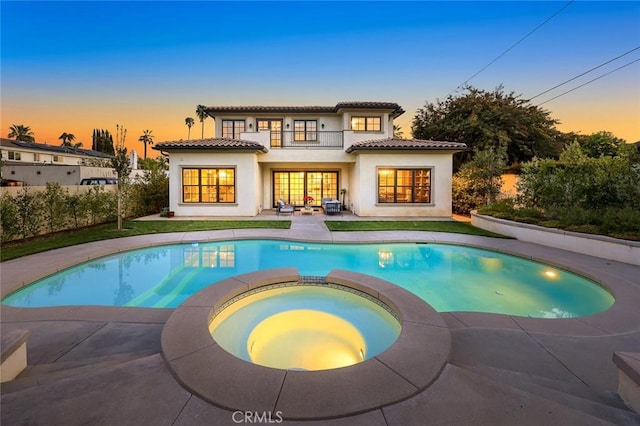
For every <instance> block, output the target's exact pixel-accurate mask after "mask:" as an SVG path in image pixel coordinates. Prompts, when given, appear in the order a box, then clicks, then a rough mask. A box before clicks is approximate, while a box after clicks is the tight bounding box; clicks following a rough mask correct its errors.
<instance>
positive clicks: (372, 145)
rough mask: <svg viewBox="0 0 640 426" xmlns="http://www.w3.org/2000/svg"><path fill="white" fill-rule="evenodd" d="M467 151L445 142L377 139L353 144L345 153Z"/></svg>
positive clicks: (452, 143)
mask: <svg viewBox="0 0 640 426" xmlns="http://www.w3.org/2000/svg"><path fill="white" fill-rule="evenodd" d="M465 149H467V145H466V144H464V143H460V142H446V141H432V140H424V139H397V138H387V139H377V140H370V141H362V142H358V143H354V144H353V145H351V146H350V147H349V148H347V150H346V152H347V153H351V152H354V151H372V150H411V151H416V150H425V151H432V150H454V151H464V150H465Z"/></svg>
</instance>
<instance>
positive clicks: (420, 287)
mask: <svg viewBox="0 0 640 426" xmlns="http://www.w3.org/2000/svg"><path fill="white" fill-rule="evenodd" d="M283 267H296V268H298V271H299V273H300V275H305V276H326V275H327V274H328V273H329V272H330V271H331V270H332V269H345V270H350V271H354V272H359V273H363V274H369V275H373V276H376V277H378V278H381V279H384V280H387V281H390V282H392V283H394V284H396V285H398V286H400V287H403V288H405V289H407V290H408V291H410V292H412V293H414V294H415V295H417V296H418V297H420V298H422V299H424V300H425V301H426V302H427V303H429V304H430V305H431V306H433V308H434V309H436V310H437V311H439V312H448V311H476V312H491V313H502V314H509V315H519V316H525V317H526V316H530V317H536V318H570V317H580V316H586V315H592V314H595V313H598V312H602V311H604V310H606V309H607V308H609V307H610V306H611V305H612V304H613V302H614V299H613V297H612V295H611V294H610V293H609V292H607V291H606V290H604V289H603V288H602V287H600V286H599V285H597V284H596V283H594V282H593V281H590V280H588V279H586V278H584V277H581V276H578V275H576V274H573V273H570V272H568V271H565V270H562V269H558V268H553V267H550V266H548V265H544V264H541V263H537V262H532V261H529V260H526V259H522V258H519V257H515V256H510V255H505V254H502V253H497V252H493V251H489V250H482V249H476V248H471V247H464V246H456V245H446V244H415V243H397V244H316V243H299V242H291V241H279V240H241V241H224V242H211V243H192V244H177V245H167V246H160V247H151V248H146V249H139V250H133V251H128V252H123V253H119V254H115V255H112V256H107V257H104V258H100V259H96V260H93V261H89V262H85V263H83V264H80V265H77V266H74V267H72V268H69V269H66V270H64V271H61V272H59V273H56V274H53V275H51V276H49V277H47V278H44V279H42V280H39V281H36V282H35V283H34V284H32V285H29V286H28V287H25V288H23V289H21V290H19V291H17V292H15V293H13V294H11V295H9V296H7V297H6V298H5V299H3V301H2V303H3V304H4V305H9V306H19V307H43V306H66V305H103V306H138V307H151V308H175V307H177V306H179V305H180V304H181V303H182V302H183V301H184V300H186V299H187V298H188V297H190V296H191V295H193V294H195V293H196V292H198V291H199V290H201V289H203V288H204V287H207V286H209V285H211V284H212V283H215V282H217V281H220V280H223V279H225V278H229V277H232V276H235V275H240V274H244V273H248V272H254V271H259V270H265V269H272V268H283Z"/></svg>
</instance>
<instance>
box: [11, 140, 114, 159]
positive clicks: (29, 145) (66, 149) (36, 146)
mask: <svg viewBox="0 0 640 426" xmlns="http://www.w3.org/2000/svg"><path fill="white" fill-rule="evenodd" d="M0 145H2V146H4V147H13V148H25V149H33V150H39V151H47V152H56V153H60V154H75V155H86V156H89V157H100V158H113V155H110V154H105V153H104V152H100V151H94V150H92V149H84V148H74V147H70V146H59V145H48V144H44V143H36V142H25V141H16V140H12V139H4V138H1V139H0Z"/></svg>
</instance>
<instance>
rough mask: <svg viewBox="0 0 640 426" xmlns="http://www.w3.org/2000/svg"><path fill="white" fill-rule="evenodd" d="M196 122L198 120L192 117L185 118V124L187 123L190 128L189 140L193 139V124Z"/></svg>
mask: <svg viewBox="0 0 640 426" xmlns="http://www.w3.org/2000/svg"><path fill="white" fill-rule="evenodd" d="M195 122H196V121H195V120H194V119H193V118H191V117H187V118H185V119H184V124H186V125H187V127H188V128H189V131H188V132H187V140H190V139H191V126H193V124H194V123H195Z"/></svg>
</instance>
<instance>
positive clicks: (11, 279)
mask: <svg viewBox="0 0 640 426" xmlns="http://www.w3.org/2000/svg"><path fill="white" fill-rule="evenodd" d="M260 218H265V219H274V218H278V219H282V220H291V221H292V226H291V228H290V229H288V230H276V229H236V230H224V231H201V232H189V233H184V232H183V233H172V234H155V235H145V236H138V237H127V238H121V239H117V240H105V241H99V242H95V243H89V244H85V245H83V246H82V247H78V246H76V247H68V248H63V249H58V250H53V251H49V252H45V253H41V254H37V255H32V256H28V257H24V258H19V259H15V260H11V261H7V262H3V263H2V290H3V294H5V292H6V291H7V289H10V288H15V287H16V286H20V285H22V284H23V283H30V282H32V281H34V280H36V279H38V278H41V277H43V276H46V275H48V274H50V273H52V272H55V271H58V270H61V269H64V268H66V267H69V266H71V265H74V264H77V263H80V262H83V261H86V260H89V259H93V258H96V257H100V256H104V255H107V254H110V253H114V252H118V251H122V250H126V249H131V248H139V247H148V246H153V245H160V244H168V243H178V242H192V241H215V240H228V239H247V238H279V239H288V240H296V241H313V242H334V243H346V242H353V243H366V242H434V243H435V242H439V243H452V244H460V245H469V246H474V247H481V248H487V249H490V250H496V251H500V252H505V253H509V254H514V255H518V256H522V257H525V258H529V259H533V260H536V261H541V262H544V263H548V264H551V265H554V266H562V267H564V268H566V269H569V270H572V271H575V272H578V273H580V274H582V275H585V276H587V277H588V278H591V279H593V280H595V281H597V282H599V283H601V284H603V285H604V286H606V287H607V288H609V289H610V290H611V291H612V293H613V294H614V296H615V297H616V303H615V304H614V305H613V306H612V307H611V308H610V309H608V310H607V311H605V312H602V313H600V314H597V315H592V316H588V317H581V318H571V319H539V318H525V317H517V316H510V315H498V314H486V313H473V312H449V313H440V314H439V316H440V318H441V320H442V325H441V327H442V328H443V329H444V328H446V329H447V330H448V332H449V333H450V337H451V340H450V349H449V355H448V359H447V361H446V363H445V364H444V367H443V368H442V370H441V371H440V372H439V375H437V377H436V378H435V380H433V381H432V382H431V383H429V384H428V385H427V386H426V387H423V388H419V389H416V391H415V392H414V393H413V396H411V397H409V398H408V399H404V400H402V401H400V402H396V403H392V404H388V405H383V404H381V405H380V406H377V407H375V408H374V409H370V410H368V411H364V412H361V413H358V414H354V415H350V416H348V417H338V418H332V419H318V420H311V421H299V420H284V421H282V422H281V421H280V419H281V417H285V418H286V417H287V413H286V412H282V413H279V412H278V410H276V406H274V407H273V409H272V410H266V411H267V412H265V410H264V409H263V408H259V409H258V408H256V410H259V412H256V413H240V414H238V413H237V412H234V411H231V410H227V409H224V408H221V407H218V406H215V405H213V404H210V403H208V402H206V401H205V400H204V399H202V398H201V395H198V394H197V393H192V392H190V391H188V390H187V389H185V388H184V387H183V386H181V384H180V382H179V381H178V380H177V379H176V377H174V375H173V374H172V372H171V369H169V368H168V367H167V361H166V360H165V354H163V350H162V345H163V343H162V337H161V335H162V331H163V327H164V325H165V323H166V322H167V321H168V319H169V317H170V316H171V314H172V313H173V312H174V310H173V309H145V308H116V307H90V306H76V307H61V308H13V307H7V306H2V310H1V314H0V320H1V323H0V325H1V326H2V329H1V330H2V334H3V335H5V334H6V333H10V332H12V331H15V330H19V329H28V330H29V331H30V337H29V340H28V367H27V369H26V370H25V371H24V372H23V373H22V374H21V375H20V376H18V378H17V379H16V380H14V381H11V382H7V383H3V384H2V386H1V388H0V389H1V396H2V399H1V408H0V410H1V411H0V412H1V415H0V421H1V422H2V423H3V424H34V425H38V424H42V425H44V424H46V425H51V424H65V425H75V424H123V425H130V424H131V425H133V424H135V425H163V424H166V425H199V424H202V425H211V424H215V425H234V424H243V423H254V424H255V423H281V424H292V425H293V424H304V425H331V424H335V425H398V426H401V425H402V426H404V425H429V424H436V425H441V424H451V425H454V424H455V425H466V424H469V425H478V424H487V425H489V424H490V425H497V424H505V425H512V424H523V425H541V424H564V425H600V424H602V425H604V424H621V425H630V424H639V425H640V415H638V414H636V413H634V412H632V411H630V410H629V409H628V408H627V407H626V406H625V405H624V403H623V401H622V400H621V399H620V397H619V396H618V395H617V393H616V392H617V386H618V371H617V368H616V366H615V365H614V363H613V361H612V357H613V353H614V352H617V351H623V352H640V309H638V306H640V266H635V265H631V264H625V263H620V262H615V261H611V260H606V259H602V258H597V257H591V256H586V255H581V254H577V253H573V252H569V251H564V250H559V249H555V248H550V247H545V246H541V245H537V244H532V243H525V242H521V241H517V240H511V239H498V238H489V237H479V236H470V235H461V234H448V233H434V232H416V231H385V232H330V231H329V230H328V229H327V227H326V226H325V225H324V221H325V220H359V219H360V218H358V217H356V216H352V215H350V214H348V213H345V214H344V216H340V215H332V216H327V217H325V216H324V215H323V214H322V213H319V212H316V213H315V214H313V215H299V214H298V212H296V214H294V215H293V216H280V217H276V216H275V213H274V212H273V211H270V210H267V211H264V212H263V213H262V214H261V215H259V216H258V219H260ZM153 219H158V217H157V216H154V217H153ZM199 219H202V218H199ZM218 219H220V218H218ZM233 219H235V220H237V219H238V218H233ZM247 219H256V218H247ZM386 219H388V220H398V218H386ZM167 220H189V218H178V217H175V218H171V219H167ZM376 220H383V219H378V218H376ZM409 220H415V219H409ZM413 350H414V354H415V357H416V358H417V359H418V360H419V358H420V357H429V356H430V355H429V347H428V345H420V344H416V345H415V347H414V348H413ZM205 373H206V372H203V376H206V375H207V374H205ZM258 380H259V377H256V381H258ZM351 384H352V386H353V389H355V390H356V391H357V389H358V377H357V376H354V377H353V378H352V379H351ZM203 386H210V387H217V386H227V387H233V386H234V383H233V381H231V382H224V384H222V383H216V382H215V381H214V382H211V383H205V384H204V385H203ZM363 391H364V390H363ZM367 391H368V393H369V394H371V393H372V392H371V389H368V390H367ZM373 394H375V392H373ZM296 397H297V398H299V403H300V404H301V405H302V404H307V405H308V404H313V401H312V400H309V398H308V396H307V395H305V393H304V392H300V394H299V395H297V396H296ZM247 416H248V417H247Z"/></svg>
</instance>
